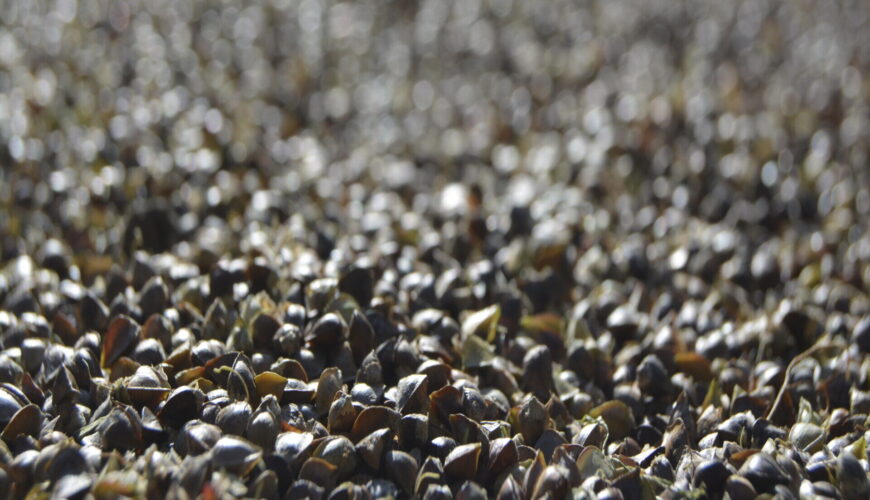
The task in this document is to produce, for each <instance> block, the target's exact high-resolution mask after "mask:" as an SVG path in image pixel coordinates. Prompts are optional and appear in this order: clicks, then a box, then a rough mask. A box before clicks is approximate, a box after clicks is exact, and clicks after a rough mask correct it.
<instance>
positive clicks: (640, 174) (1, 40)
mask: <svg viewBox="0 0 870 500" xmlns="http://www.w3.org/2000/svg"><path fill="white" fill-rule="evenodd" d="M0 11H2V13H3V15H2V17H0V165H2V170H0V202H2V207H3V210H2V212H0V228H2V234H3V237H4V240H3V248H2V252H3V253H2V256H3V260H4V261H5V260H8V259H10V258H12V257H14V256H16V255H18V254H20V253H23V252H36V251H37V250H38V249H39V248H40V247H41V246H42V242H43V241H45V240H46V239H48V238H57V239H60V240H62V241H65V245H69V246H70V247H71V248H72V250H73V252H74V253H76V254H81V253H84V254H91V255H101V256H121V255H129V254H130V253H131V252H133V251H135V250H136V249H145V250H148V251H152V252H161V251H167V250H173V251H174V252H175V253H176V254H178V255H181V256H185V255H187V256H192V255H194V254H195V253H197V252H198V251H199V250H194V249H193V247H194V246H196V248H197V249H201V248H210V249H211V250H210V252H209V254H210V255H213V256H217V255H221V254H223V253H224V252H227V251H231V252H237V251H244V249H245V244H244V243H243V244H242V245H241V246H239V245H238V244H237V241H238V240H237V239H236V238H239V237H241V238H242V241H243V242H244V241H247V239H246V238H248V235H250V234H257V231H258V229H257V228H258V227H260V228H263V227H270V226H275V225H281V226H282V227H291V228H293V227H295V228H296V229H295V231H296V233H294V234H295V236H293V237H294V238H299V239H303V240H306V241H309V240H310V243H311V244H312V246H313V247H316V246H317V245H318V244H321V250H323V251H324V252H325V253H326V254H328V253H329V252H328V251H329V250H331V249H332V248H333V247H334V246H335V242H334V241H332V240H334V239H335V238H336V237H337V235H339V234H354V233H357V232H361V233H364V234H369V233H370V234H375V233H377V234H380V233H379V231H382V232H385V234H384V235H383V239H384V241H387V240H391V239H395V235H396V234H398V233H402V232H403V231H404V232H406V233H408V234H410V233H414V234H423V233H424V232H426V231H429V230H433V231H435V232H439V231H440V232H441V233H442V235H443V234H444V231H447V232H448V233H450V231H451V230H449V228H448V229H444V226H443V224H442V221H445V220H449V217H450V215H451V214H453V213H454V212H457V213H458V212H461V213H467V212H468V211H469V210H473V209H476V210H479V220H478V221H477V222H476V223H477V224H478V226H480V227H479V229H480V230H481V231H482V232H483V233H500V234H502V235H504V234H507V233H509V232H510V230H509V227H510V224H512V223H513V224H514V226H517V227H521V226H522V224H520V223H518V222H516V221H514V220H513V219H512V217H514V216H516V217H520V216H521V215H522V214H523V213H525V212H522V213H520V214H517V213H516V211H514V212H512V210H514V209H516V208H517V207H519V208H520V209H521V210H527V211H528V213H529V217H530V219H529V220H530V221H544V220H546V221H548V224H545V225H544V226H543V229H541V227H540V225H538V226H535V227H536V231H539V232H544V233H547V234H545V235H544V236H546V237H549V236H547V235H561V236H557V237H560V238H574V239H575V240H577V241H579V239H578V238H579V237H578V236H577V234H578V232H582V233H583V234H584V235H588V236H589V237H591V238H592V239H593V240H594V241H596V242H598V243H601V244H602V245H603V248H605V249H608V248H611V247H612V245H611V244H610V243H608V241H609V240H608V239H607V238H608V237H610V236H612V237H613V238H621V236H619V235H621V234H630V233H635V232H640V233H643V234H644V235H645V236H644V237H645V238H646V239H647V240H654V239H657V238H661V237H662V236H664V235H665V234H668V232H669V231H670V230H671V229H672V227H673V226H679V225H686V224H688V221H692V220H694V221H699V222H698V224H700V226H703V227H707V226H708V225H710V224H718V223H726V224H727V225H729V226H730V227H734V228H737V230H739V231H741V232H743V233H745V234H747V235H749V238H750V240H751V241H757V242H759V243H757V244H754V245H750V246H751V247H752V248H751V249H750V254H751V253H752V251H754V248H755V247H758V246H759V245H760V242H761V241H764V240H766V239H768V238H770V237H771V236H777V237H778V238H779V237H781V238H783V239H784V241H789V238H790V239H791V240H792V241H797V240H799V239H800V238H802V237H805V238H804V239H805V242H804V243H803V244H805V246H807V248H808V251H809V252H813V251H821V250H822V249H823V248H826V246H827V245H830V246H837V245H839V243H841V242H842V243H844V244H843V245H842V246H838V247H837V248H838V250H836V251H835V252H834V256H833V257H832V259H835V260H832V261H831V262H830V263H829V265H828V268H830V269H828V271H825V272H829V273H830V272H833V271H832V270H833V269H836V270H837V272H839V273H843V277H844V278H845V279H846V280H847V281H852V282H853V283H856V284H860V283H861V281H862V280H866V278H867V276H868V271H867V270H866V268H867V266H866V265H865V264H864V263H866V261H867V259H868V257H870V248H868V247H870V243H868V241H867V236H866V218H867V215H868V213H870V188H868V185H870V168H868V165H867V164H868V160H867V148H868V140H867V139H868V134H870V127H868V116H870V115H868V108H867V102H868V94H870V83H868V79H867V70H868V67H870V29H868V18H870V8H868V4H867V2H866V1H863V0H857V1H797V0H796V1H769V0H768V1H757V0H751V1H733V2H720V1H708V0H704V1H672V0H659V1H623V0H620V1H591V2H576V1H563V0H554V1H538V0H535V1H515V0H460V1H447V0H427V1H419V2H411V1H365V0H364V1H359V2H339V1H326V0H320V1H318V0H301V1H295V0H264V1H256V2H247V1H240V0H222V1H198V0H147V1H138V0H118V1H109V0H56V1H55V0H52V1H41V0H27V1H20V0H3V1H2V2H0ZM469 200H471V201H469ZM476 207H477V208H476ZM406 211H408V212H413V213H417V214H422V215H427V216H428V218H427V220H425V221H420V220H417V219H415V217H414V216H413V215H408V214H404V215H402V214H403V213H404V212H406ZM432 214H438V217H435V216H434V215H432ZM512 214H513V215H512ZM669 214H670V215H669ZM676 214H680V215H679V216H678V215H676ZM294 215H296V216H299V218H298V220H296V219H293V217H294ZM294 220H296V222H295V223H293V221H294ZM512 221H513V222H512ZM251 223H256V224H260V225H261V226H256V224H255V226H256V227H255V226H251ZM294 224H296V225H295V226H294ZM518 224H519V225H518ZM656 224H658V225H656ZM551 226H552V227H551ZM252 227H253V229H252ZM383 227H386V228H385V229H381V228H383ZM529 227H531V226H529ZM24 228H26V229H27V230H26V231H25V230H24ZM572 231H574V232H573V233H572ZM291 232H292V231H291ZM306 232H308V233H311V234H315V233H316V234H317V235H318V236H311V235H308V234H306ZM460 232H461V231H460ZM520 233H522V231H520ZM572 234H573V236H572ZM790 235H791V236H790ZM809 235H814V239H810V238H809ZM270 237H272V236H270ZM542 237H543V236H542ZM259 238H260V240H262V238H263V236H262V234H261V235H260V236H259ZM312 238H313V239H312ZM317 238H321V240H318V239H317ZM445 239H450V238H449V234H448V237H447V238H445ZM472 239H473V238H472ZM483 240H484V246H483V247H482V250H481V251H482V252H483V253H484V254H490V255H492V254H494V253H495V252H496V251H497V250H498V249H499V248H500V247H501V246H504V245H506V244H507V242H506V241H505V240H504V239H503V238H502V239H498V238H497V239H495V240H493V241H491V242H489V243H486V242H487V241H488V240H487V239H486V237H484V238H483ZM255 241H259V240H256V239H255ZM318 242H319V243H318ZM180 243H183V244H181V245H180V246H179V244H180ZM487 244H488V245H489V249H487V247H486V245H487ZM777 245H778V244H777ZM253 246H256V245H253ZM587 246H588V245H587ZM215 258H216V257H215ZM460 259H461V252H460ZM850 262H851V264H850V266H851V267H848V266H847V267H844V265H846V264H848V263H850ZM835 264H836V265H835ZM95 265H96V264H95ZM105 265H108V263H107V262H104V263H103V264H101V265H96V267H97V268H100V269H101V268H102V267H105ZM201 265H202V266H203V267H206V263H205V262H201ZM823 271H824V269H823Z"/></svg>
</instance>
